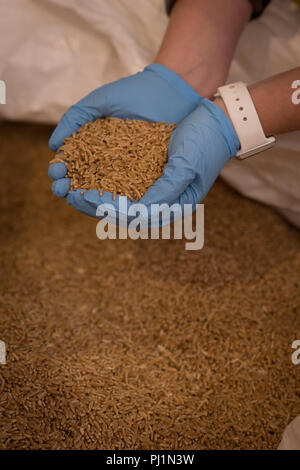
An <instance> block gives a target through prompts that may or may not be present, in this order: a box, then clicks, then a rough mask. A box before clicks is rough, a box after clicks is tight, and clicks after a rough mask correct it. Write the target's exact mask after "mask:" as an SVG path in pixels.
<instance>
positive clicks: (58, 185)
mask: <svg viewBox="0 0 300 470" xmlns="http://www.w3.org/2000/svg"><path fill="white" fill-rule="evenodd" d="M51 189H52V192H53V194H54V195H55V196H57V197H65V196H66V195H67V194H68V191H69V189H70V178H61V179H58V180H55V181H53V183H52V186H51Z"/></svg>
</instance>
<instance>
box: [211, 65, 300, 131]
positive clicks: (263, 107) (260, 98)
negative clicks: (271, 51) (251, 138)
mask: <svg viewBox="0 0 300 470" xmlns="http://www.w3.org/2000/svg"><path fill="white" fill-rule="evenodd" d="M296 80H299V81H300V67H297V68H296V69H293V70H289V71H288V72H284V73H281V74H279V75H274V76H273V77H270V78H268V79H267V80H263V81H261V82H258V83H255V84H254V85H251V86H249V92H250V95H251V97H252V100H253V103H254V106H255V108H256V111H257V114H258V116H259V119H260V122H261V124H262V127H263V129H264V132H265V134H266V135H267V136H269V135H276V134H283V133H285V132H291V131H295V130H300V104H297V101H298V100H296V99H292V95H293V94H294V95H296V93H297V96H298V99H299V98H300V93H299V91H298V92H297V90H296V89H293V88H292V84H293V83H294V82H295V81H296ZM298 86H299V85H298ZM295 92H296V93H295ZM215 103H216V104H217V105H218V106H220V107H221V108H222V109H223V111H224V112H225V113H226V114H227V110H226V107H225V105H224V103H223V101H222V100H221V99H220V98H217V99H216V100H215ZM227 115H228V114H227Z"/></svg>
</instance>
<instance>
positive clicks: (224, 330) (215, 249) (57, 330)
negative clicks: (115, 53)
mask: <svg viewBox="0 0 300 470" xmlns="http://www.w3.org/2000/svg"><path fill="white" fill-rule="evenodd" d="M50 133H51V129H50V128H47V127H42V126H34V125H25V124H13V123H7V124H3V125H2V126H1V128H0V158H1V169H2V175H3V183H2V184H1V185H0V191H1V194H0V204H1V215H0V217H1V220H0V221H1V232H0V233H1V235H0V237H1V243H0V250H1V255H0V256H1V271H0V274H1V283H0V285H1V296H0V339H1V340H3V341H5V342H6V344H7V348H8V357H7V365H6V366H0V415H1V427H0V447H1V448H7V449H38V448H42V449H54V448H59V449H64V448H69V449H81V448H82V449H84V448H90V449H93V448H98V449H143V448H153V449H174V448H175V449H199V448H203V449H211V448H222V449H224V448H225V449H241V448H245V449H257V448H263V449H272V448H276V447H277V445H278V444H279V441H280V437H281V433H282V431H283V430H284V428H285V426H286V424H287V423H288V422H289V421H290V420H291V419H292V418H293V417H294V416H296V415H298V414H300V400H299V398H300V390H299V374H300V369H299V366H295V365H293V364H292V362H291V354H292V349H291V344H292V342H293V341H294V340H295V339H299V332H300V316H299V306H300V294H299V292H300V289H299V278H300V277H299V273H300V236H299V232H298V231H297V230H296V229H294V228H293V227H291V226H289V225H288V224H286V223H285V222H284V221H283V220H282V219H281V218H280V217H279V216H278V215H277V214H275V213H274V212H273V211H272V210H271V209H269V208H266V207H263V206H261V205H259V204H257V203H254V202H251V201H249V200H246V199H244V198H242V197H240V196H239V195H238V194H236V193H235V192H234V191H232V190H231V189H230V188H229V187H227V186H225V184H224V183H222V182H221V181H218V182H217V183H216V185H215V186H214V188H213V190H212V191H211V192H210V194H209V196H208V197H207V198H206V201H205V217H206V220H205V237H206V240H205V247H204V249H203V250H202V251H199V252H190V251H185V250H184V243H185V241H184V240H183V241H181V240H137V241H133V240H107V241H102V242H101V241H99V240H98V239H97V238H96V234H95V227H96V221H95V220H93V219H90V218H88V217H84V216H83V215H81V214H79V213H77V212H76V211H75V210H74V209H72V207H70V206H68V205H67V204H65V202H64V201H62V200H60V199H57V198H55V197H54V196H53V195H52V194H51V190H50V180H49V179H48V177H47V167H48V161H49V159H50V158H51V152H50V151H49V150H48V148H47V140H48V138H49V135H50Z"/></svg>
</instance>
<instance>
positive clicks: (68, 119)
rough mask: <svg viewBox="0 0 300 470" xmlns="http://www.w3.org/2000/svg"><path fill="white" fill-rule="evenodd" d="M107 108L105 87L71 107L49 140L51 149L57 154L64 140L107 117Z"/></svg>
mask: <svg viewBox="0 0 300 470" xmlns="http://www.w3.org/2000/svg"><path fill="white" fill-rule="evenodd" d="M106 108H107V106H106V94H105V93H104V90H103V87H101V88H97V89H96V90H94V91H92V93H90V94H89V95H87V96H86V97H85V98H83V99H82V100H80V101H78V103H77V104H75V105H73V106H71V107H70V108H69V109H68V111H67V112H66V113H65V114H64V115H63V117H62V118H61V120H60V122H59V123H58V125H57V127H56V128H55V129H54V132H53V133H52V135H51V137H50V139H49V147H50V149H51V150H53V151H54V152H56V151H57V149H58V148H59V147H60V146H61V145H62V144H63V142H64V140H65V139H66V138H67V137H70V136H71V135H72V134H73V132H77V130H78V129H79V128H80V127H81V126H82V125H83V124H85V123H87V122H90V121H95V119H97V118H99V117H103V116H105V115H106V112H107V110H106Z"/></svg>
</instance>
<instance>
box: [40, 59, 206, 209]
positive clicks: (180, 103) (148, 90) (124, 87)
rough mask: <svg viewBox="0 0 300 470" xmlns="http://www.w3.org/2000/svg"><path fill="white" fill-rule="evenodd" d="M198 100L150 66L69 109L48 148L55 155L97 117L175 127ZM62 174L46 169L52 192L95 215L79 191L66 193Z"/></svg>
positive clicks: (55, 167) (60, 167)
mask: <svg viewBox="0 0 300 470" xmlns="http://www.w3.org/2000/svg"><path fill="white" fill-rule="evenodd" d="M201 100H202V98H201V97H200V95H198V93H197V92H196V91H195V90H193V88H192V87H190V85H188V83H186V82H185V81H184V80H183V79H182V78H180V77H179V76H178V75H177V74H176V73H174V72H173V71H172V70H169V69H168V68H167V67H165V66H163V65H161V64H152V65H150V66H148V67H146V68H145V69H144V71H143V72H139V73H137V74H135V75H132V76H129V77H127V78H123V79H121V80H118V81H116V82H113V83H109V84H107V85H104V86H102V87H100V88H97V89H96V90H94V91H93V92H92V93H90V94H89V95H87V96H86V97H85V98H83V99H82V100H81V101H79V102H78V103H77V104H75V105H74V106H71V108H70V109H69V110H68V111H67V112H66V113H65V114H64V115H63V117H62V119H61V121H60V122H59V124H58V126H57V127H56V129H55V130H54V132H53V134H52V136H51V138H50V140H49V147H50V149H51V150H53V151H55V152H56V151H57V150H58V148H59V147H60V146H61V145H62V144H63V141H64V139H65V138H66V137H69V136H71V135H72V133H73V132H76V131H77V130H78V129H79V127H80V126H82V125H83V124H85V123H87V122H89V121H94V120H95V119H97V118H99V117H105V116H112V117H118V118H123V119H125V118H129V119H141V120H145V121H152V122H159V121H164V122H166V123H172V122H175V123H177V124H178V123H179V122H181V121H182V120H183V119H184V118H185V117H186V116H187V115H188V114H190V113H191V112H192V111H193V110H194V109H195V108H196V107H197V106H198V105H199V103H200V102H201ZM66 173H67V169H66V167H65V165H64V164H63V163H54V164H52V165H50V166H49V170H48V174H49V176H50V177H51V178H52V179H54V182H53V184H52V191H53V193H54V194H55V195H56V196H58V197H65V196H67V202H68V203H69V204H72V206H73V207H75V209H77V210H79V211H80V212H83V213H85V214H87V215H91V216H95V215H96V212H95V206H94V204H90V203H89V202H88V199H86V198H85V197H84V196H83V195H82V194H81V191H80V190H76V191H71V192H69V188H70V180H69V179H68V178H65V175H66ZM102 199H104V200H105V201H106V202H111V201H112V194H111V193H103V198H102Z"/></svg>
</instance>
